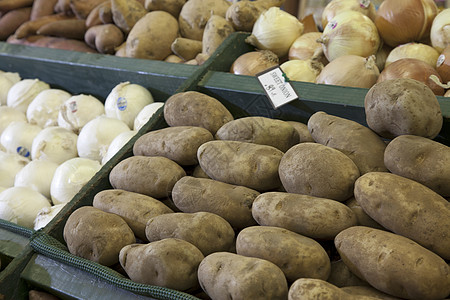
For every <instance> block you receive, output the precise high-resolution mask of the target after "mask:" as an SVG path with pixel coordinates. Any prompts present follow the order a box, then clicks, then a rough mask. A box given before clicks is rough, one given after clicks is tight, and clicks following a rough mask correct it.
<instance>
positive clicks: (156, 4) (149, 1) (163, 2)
mask: <svg viewBox="0 0 450 300" xmlns="http://www.w3.org/2000/svg"><path fill="white" fill-rule="evenodd" d="M186 1H187V0H170V1H168V0H145V9H146V10H148V11H152V10H164V11H167V12H168V13H170V14H171V15H172V16H174V17H175V18H178V16H179V15H180V11H181V8H182V7H183V5H184V4H185V3H186Z"/></svg>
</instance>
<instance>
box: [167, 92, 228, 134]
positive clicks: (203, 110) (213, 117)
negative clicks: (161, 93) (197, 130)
mask: <svg viewBox="0 0 450 300" xmlns="http://www.w3.org/2000/svg"><path fill="white" fill-rule="evenodd" d="M164 119H165V120H166V122H167V124H169V126H198V127H203V128H206V129H208V130H209V131H210V132H211V133H212V134H213V135H214V134H215V133H216V132H217V130H218V129H219V128H220V127H222V125H223V124H225V123H227V122H229V121H232V120H233V119H234V118H233V115H231V113H230V112H229V111H228V109H227V108H226V107H225V106H224V105H223V104H222V103H220V101H219V100H217V99H215V98H213V97H211V96H208V95H206V94H203V93H199V92H196V91H188V92H181V93H176V94H174V95H172V96H170V97H169V98H168V99H167V101H166V103H165V105H164Z"/></svg>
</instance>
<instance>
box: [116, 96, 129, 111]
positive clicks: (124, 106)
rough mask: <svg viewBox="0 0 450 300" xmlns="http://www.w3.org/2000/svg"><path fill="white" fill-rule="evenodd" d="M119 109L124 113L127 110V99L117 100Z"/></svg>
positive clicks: (120, 98)
mask: <svg viewBox="0 0 450 300" xmlns="http://www.w3.org/2000/svg"><path fill="white" fill-rule="evenodd" d="M117 108H118V109H119V110H120V111H124V110H125V109H127V99H125V98H124V97H119V99H117Z"/></svg>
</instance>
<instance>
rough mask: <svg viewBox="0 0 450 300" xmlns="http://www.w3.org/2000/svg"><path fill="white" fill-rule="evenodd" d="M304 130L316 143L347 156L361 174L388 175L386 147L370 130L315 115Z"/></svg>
mask: <svg viewBox="0 0 450 300" xmlns="http://www.w3.org/2000/svg"><path fill="white" fill-rule="evenodd" d="M308 129H309V131H310V132H311V135H312V137H313V138H314V140H315V141H316V142H317V143H320V144H322V145H325V146H328V147H331V148H334V149H336V150H339V151H341V152H342V153H344V154H345V155H347V156H348V157H349V158H350V159H351V160H352V161H353V162H354V163H355V164H356V166H357V167H358V169H359V171H360V173H361V174H365V173H367V172H372V171H379V172H387V171H388V170H387V168H386V167H385V165H384V150H385V149H386V143H385V142H384V141H383V140H382V139H381V138H380V136H379V135H377V134H376V133H375V132H374V131H372V130H371V129H370V128H368V127H366V126H363V125H361V124H359V123H357V122H355V121H352V120H348V119H344V118H340V117H337V116H333V115H329V114H327V113H325V112H316V113H315V114H313V115H312V116H311V117H310V118H309V120H308Z"/></svg>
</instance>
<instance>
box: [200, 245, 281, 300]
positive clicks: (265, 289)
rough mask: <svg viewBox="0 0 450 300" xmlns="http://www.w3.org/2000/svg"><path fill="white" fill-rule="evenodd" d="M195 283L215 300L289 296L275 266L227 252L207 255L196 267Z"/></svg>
mask: <svg viewBox="0 0 450 300" xmlns="http://www.w3.org/2000/svg"><path fill="white" fill-rule="evenodd" d="M198 280H199V282H200V286H201V287H202V289H203V290H204V291H205V292H206V293H207V294H208V296H210V297H211V298H212V299H214V300H228V299H267V300H279V299H286V298H287V294H288V285H287V282H286V278H285V276H284V273H283V271H281V269H280V268H279V267H277V266H276V265H275V264H273V263H271V262H269V261H267V260H264V259H260V258H255V257H246V256H242V255H238V254H234V253H230V252H216V253H212V254H210V255H208V256H206V257H205V258H204V259H203V261H202V262H201V263H200V265H199V267H198Z"/></svg>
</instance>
